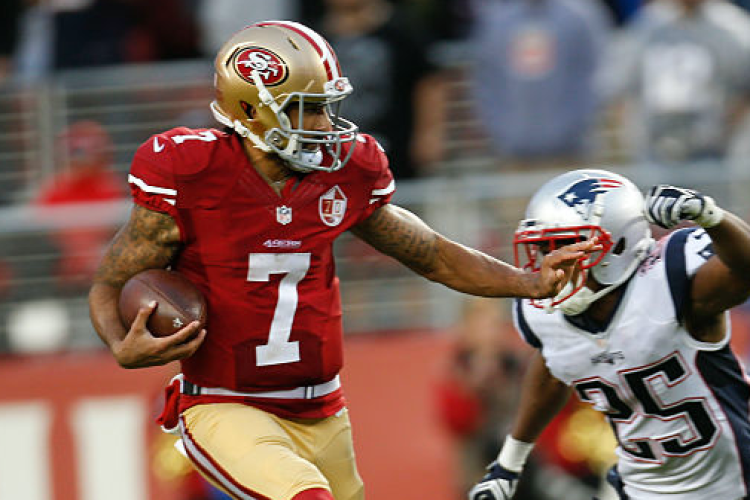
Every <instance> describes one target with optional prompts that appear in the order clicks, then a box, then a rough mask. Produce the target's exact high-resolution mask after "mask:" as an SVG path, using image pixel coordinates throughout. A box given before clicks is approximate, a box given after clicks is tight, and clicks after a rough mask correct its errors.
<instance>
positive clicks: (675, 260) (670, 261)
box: [664, 229, 692, 323]
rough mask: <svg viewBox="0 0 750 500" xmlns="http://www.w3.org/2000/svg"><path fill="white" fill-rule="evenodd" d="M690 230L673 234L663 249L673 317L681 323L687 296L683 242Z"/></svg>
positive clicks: (682, 230)
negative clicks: (672, 305) (673, 312)
mask: <svg viewBox="0 0 750 500" xmlns="http://www.w3.org/2000/svg"><path fill="white" fill-rule="evenodd" d="M691 232H692V230H690V229H681V230H678V231H676V232H674V233H673V234H672V235H671V236H670V237H669V241H667V245H666V248H665V249H664V264H665V269H666V272H667V283H668V284H669V292H670V294H671V295H672V303H673V304H674V311H675V317H676V318H677V321H678V322H680V323H682V320H683V314H685V301H686V299H687V295H688V286H689V285H688V281H689V277H688V274H687V262H686V258H685V242H686V241H687V237H688V235H689V234H690V233H691Z"/></svg>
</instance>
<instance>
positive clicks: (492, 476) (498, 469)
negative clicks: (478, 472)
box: [469, 462, 519, 500]
mask: <svg viewBox="0 0 750 500" xmlns="http://www.w3.org/2000/svg"><path fill="white" fill-rule="evenodd" d="M487 470H488V472H487V474H486V475H485V476H484V477H483V478H482V480H481V481H480V482H479V483H477V484H476V485H475V486H474V487H473V488H472V489H471V490H470V491H469V500H510V499H511V498H513V495H514V493H515V492H516V486H517V485H518V477H519V473H518V472H512V471H509V470H508V469H505V468H504V467H502V466H501V465H500V464H498V463H497V462H492V463H491V464H490V465H489V466H488V467H487Z"/></svg>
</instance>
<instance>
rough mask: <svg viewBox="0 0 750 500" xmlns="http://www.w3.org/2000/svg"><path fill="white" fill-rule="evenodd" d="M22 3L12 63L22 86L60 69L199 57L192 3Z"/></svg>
mask: <svg viewBox="0 0 750 500" xmlns="http://www.w3.org/2000/svg"><path fill="white" fill-rule="evenodd" d="M3 1H6V0H3ZM14 1H15V0H14ZM26 1H27V2H28V4H29V7H30V8H29V9H28V10H27V12H26V15H25V16H24V18H23V19H22V21H21V26H20V31H21V35H20V37H21V40H20V41H19V47H18V50H17V53H16V58H15V59H16V62H17V65H18V72H19V79H20V81H21V82H23V83H27V84H28V83H34V82H38V81H40V80H42V79H44V78H45V77H46V76H47V75H48V74H49V73H50V72H52V71H54V70H60V69H71V68H83V67H91V66H103V65H113V64H122V63H138V62H149V61H166V60H173V59H185V58H195V57H199V56H200V30H199V29H198V24H197V21H196V19H195V17H194V14H193V11H194V9H192V8H191V5H192V2H193V1H195V0H160V1H159V2H150V1H148V0H44V1H42V0H26Z"/></svg>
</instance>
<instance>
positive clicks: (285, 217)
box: [276, 205, 292, 225]
mask: <svg viewBox="0 0 750 500" xmlns="http://www.w3.org/2000/svg"><path fill="white" fill-rule="evenodd" d="M276 221H277V222H278V223H279V224H284V225H286V224H289V223H290V222H292V209H291V208H289V207H287V206H284V205H282V206H280V207H276Z"/></svg>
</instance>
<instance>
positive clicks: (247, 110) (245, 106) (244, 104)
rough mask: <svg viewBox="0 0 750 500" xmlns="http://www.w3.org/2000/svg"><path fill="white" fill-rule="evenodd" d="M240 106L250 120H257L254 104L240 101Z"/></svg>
mask: <svg viewBox="0 0 750 500" xmlns="http://www.w3.org/2000/svg"><path fill="white" fill-rule="evenodd" d="M240 106H242V111H244V112H245V114H246V115H247V117H248V118H249V119H250V120H253V119H255V117H254V116H253V115H254V114H255V108H253V106H252V104H250V103H248V102H245V101H240Z"/></svg>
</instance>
